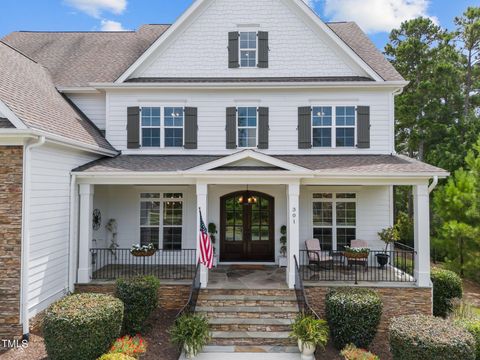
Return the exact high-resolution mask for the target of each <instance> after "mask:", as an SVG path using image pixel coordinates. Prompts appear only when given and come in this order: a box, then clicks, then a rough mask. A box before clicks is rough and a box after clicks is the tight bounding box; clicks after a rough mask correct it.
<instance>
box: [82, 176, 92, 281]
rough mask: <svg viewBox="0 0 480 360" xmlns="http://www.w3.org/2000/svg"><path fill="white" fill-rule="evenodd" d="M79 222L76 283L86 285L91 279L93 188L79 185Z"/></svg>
mask: <svg viewBox="0 0 480 360" xmlns="http://www.w3.org/2000/svg"><path fill="white" fill-rule="evenodd" d="M79 188H80V189H79V195H80V211H79V216H80V221H79V231H78V283H80V284H86V283H89V282H90V279H91V277H92V261H91V256H90V246H91V243H92V212H93V193H94V186H93V185H90V184H80V185H79Z"/></svg>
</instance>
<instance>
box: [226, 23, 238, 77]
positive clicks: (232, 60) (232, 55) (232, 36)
mask: <svg viewBox="0 0 480 360" xmlns="http://www.w3.org/2000/svg"><path fill="white" fill-rule="evenodd" d="M239 37H240V34H239V33H238V32H236V31H235V32H229V33H228V67H229V68H230V69H235V68H238V67H240V63H239V56H238V52H239V45H238V38H239Z"/></svg>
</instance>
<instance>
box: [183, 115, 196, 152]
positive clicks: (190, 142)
mask: <svg viewBox="0 0 480 360" xmlns="http://www.w3.org/2000/svg"><path fill="white" fill-rule="evenodd" d="M197 114H198V111H197V108H194V107H186V108H185V130H184V131H185V145H184V147H185V149H196V148H197V147H198V145H197V133H198V115H197Z"/></svg>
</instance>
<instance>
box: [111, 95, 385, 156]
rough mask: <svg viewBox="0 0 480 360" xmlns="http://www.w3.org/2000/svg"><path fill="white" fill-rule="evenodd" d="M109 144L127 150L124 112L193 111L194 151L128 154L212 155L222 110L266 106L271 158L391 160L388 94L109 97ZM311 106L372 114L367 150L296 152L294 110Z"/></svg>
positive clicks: (219, 145) (220, 141)
mask: <svg viewBox="0 0 480 360" xmlns="http://www.w3.org/2000/svg"><path fill="white" fill-rule="evenodd" d="M107 98H108V109H107V113H108V114H109V119H108V123H107V139H108V140H109V141H110V143H111V144H112V145H113V146H114V147H116V148H117V149H118V150H127V149H126V140H127V132H126V123H127V107H128V106H171V105H175V106H193V107H197V108H198V150H184V149H173V150H172V149H170V150H169V149H163V150H158V149H157V150H156V149H151V148H150V149H148V148H145V149H140V150H134V151H132V152H130V153H142V152H143V153H152V154H153V153H157V154H166V153H189V154H194V153H212V154H228V153H231V152H232V151H229V150H226V149H225V108H226V107H228V106H266V107H269V108H270V144H269V150H266V151H264V152H265V153H267V154H268V153H270V154H275V153H276V154H279V153H280V154H287V153H307V154H329V153H330V154H332V153H333V154H390V153H392V152H393V143H392V136H391V132H392V131H393V130H392V129H393V109H392V108H391V93H390V92H388V91H385V90H384V91H382V90H377V91H373V90H370V91H369V90H357V91H353V90H332V89H330V90H316V91H314V90H293V89H290V90H266V89H265V90H250V91H247V90H244V91H242V90H222V91H214V90H203V91H201V90H196V91H194V90H191V91H181V90H168V91H167V90H165V91H154V90H150V91H148V90H144V91H134V90H130V91H129V92H110V93H109V94H108V95H107ZM309 105H310V106H314V105H366V106H370V113H371V115H370V116H371V147H370V149H357V148H338V149H331V148H315V149H310V150H299V149H298V133H297V119H298V107H300V106H309Z"/></svg>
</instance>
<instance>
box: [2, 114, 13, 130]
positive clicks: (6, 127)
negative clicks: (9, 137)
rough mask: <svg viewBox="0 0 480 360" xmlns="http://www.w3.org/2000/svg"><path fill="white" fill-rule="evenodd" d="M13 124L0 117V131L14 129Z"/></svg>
mask: <svg viewBox="0 0 480 360" xmlns="http://www.w3.org/2000/svg"><path fill="white" fill-rule="evenodd" d="M14 127H15V126H13V124H12V123H11V122H10V121H8V119H5V118H2V117H0V129H9V128H14Z"/></svg>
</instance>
